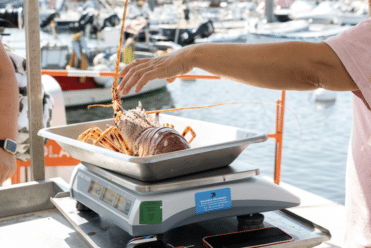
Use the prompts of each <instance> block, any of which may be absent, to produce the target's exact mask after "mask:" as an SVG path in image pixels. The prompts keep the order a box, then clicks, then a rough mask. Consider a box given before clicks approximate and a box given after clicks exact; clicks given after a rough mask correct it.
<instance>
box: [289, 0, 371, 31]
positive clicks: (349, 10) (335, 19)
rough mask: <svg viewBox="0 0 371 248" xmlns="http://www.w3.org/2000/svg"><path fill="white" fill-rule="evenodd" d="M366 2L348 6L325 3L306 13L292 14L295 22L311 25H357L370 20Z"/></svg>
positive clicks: (334, 2) (357, 2)
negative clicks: (306, 22) (307, 22)
mask: <svg viewBox="0 0 371 248" xmlns="http://www.w3.org/2000/svg"><path fill="white" fill-rule="evenodd" d="M367 9H368V5H367V3H366V2H361V1H355V3H352V4H346V3H343V2H341V1H340V2H337V1H323V2H320V3H319V4H318V5H317V6H316V7H315V8H313V9H312V10H310V11H306V12H294V11H293V12H292V13H291V15H290V18H291V19H293V20H309V21H310V22H311V23H321V24H339V25H356V24H358V23H359V22H361V21H363V20H366V19H368V18H369V14H368V10H367Z"/></svg>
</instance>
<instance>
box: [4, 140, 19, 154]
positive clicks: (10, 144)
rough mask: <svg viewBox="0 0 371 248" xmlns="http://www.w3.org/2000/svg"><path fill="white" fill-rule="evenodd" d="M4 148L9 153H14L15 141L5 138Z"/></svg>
mask: <svg viewBox="0 0 371 248" xmlns="http://www.w3.org/2000/svg"><path fill="white" fill-rule="evenodd" d="M4 148H5V149H6V150H8V151H9V152H11V153H15V151H16V150H17V143H15V142H14V141H12V140H9V139H7V140H6V143H5V147H4Z"/></svg>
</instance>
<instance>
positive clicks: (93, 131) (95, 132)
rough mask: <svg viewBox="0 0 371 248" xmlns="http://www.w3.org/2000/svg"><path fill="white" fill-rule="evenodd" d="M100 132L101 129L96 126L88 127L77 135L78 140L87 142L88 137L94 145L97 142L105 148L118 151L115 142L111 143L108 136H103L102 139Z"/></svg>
mask: <svg viewBox="0 0 371 248" xmlns="http://www.w3.org/2000/svg"><path fill="white" fill-rule="evenodd" d="M102 133H103V132H102V130H100V129H99V128H98V127H96V128H89V129H88V130H86V131H85V132H83V133H82V134H81V135H80V136H79V138H78V140H80V141H83V142H85V143H87V142H88V141H89V139H90V140H92V141H93V144H94V145H97V144H98V143H99V144H100V145H102V146H103V147H105V148H107V149H111V150H113V151H116V152H120V149H119V148H118V147H117V146H116V145H115V144H113V143H112V141H110V140H109V139H108V138H106V137H103V139H100V136H101V134H102Z"/></svg>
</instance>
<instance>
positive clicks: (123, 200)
mask: <svg viewBox="0 0 371 248" xmlns="http://www.w3.org/2000/svg"><path fill="white" fill-rule="evenodd" d="M258 174H259V169H257V168H254V167H253V166H252V165H249V164H245V163H239V162H235V163H232V164H231V165H229V166H226V167H223V168H218V169H214V170H209V171H205V172H200V173H195V174H191V175H188V176H182V177H178V178H172V179H168V180H162V181H158V182H155V183H153V182H143V181H139V180H136V179H133V178H130V177H128V176H124V175H122V174H119V173H115V172H112V171H109V170H106V169H103V168H100V167H97V166H95V165H92V164H89V163H84V162H83V163H82V164H80V165H79V166H77V167H76V168H75V170H74V172H73V176H72V179H71V197H73V198H74V199H76V201H77V202H79V203H80V204H83V205H84V206H86V207H87V208H89V209H91V210H93V211H94V212H96V213H98V214H99V215H100V216H102V217H104V218H107V219H109V220H111V221H112V222H113V223H115V224H116V225H117V226H119V227H120V228H122V229H123V230H125V231H126V232H127V233H129V234H130V235H131V236H134V237H136V236H144V235H153V234H161V233H165V232H166V231H168V230H170V229H173V228H176V227H179V226H183V225H188V224H191V223H196V222H201V221H207V220H211V219H217V218H224V217H231V216H246V215H250V214H256V213H262V212H267V211H273V210H278V209H285V208H290V207H294V206H298V205H299V204H300V199H299V198H298V197H297V196H295V195H293V194H291V193H290V192H288V191H286V190H284V189H282V188H280V187H279V186H277V185H275V184H273V183H270V182H268V181H266V180H264V179H262V178H260V177H258V176H257V175H258Z"/></svg>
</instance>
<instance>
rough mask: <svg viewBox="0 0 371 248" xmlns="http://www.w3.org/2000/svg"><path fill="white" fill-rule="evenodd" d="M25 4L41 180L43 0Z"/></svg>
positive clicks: (34, 153) (35, 158)
mask: <svg viewBox="0 0 371 248" xmlns="http://www.w3.org/2000/svg"><path fill="white" fill-rule="evenodd" d="M24 6H25V31H26V62H27V95H28V118H29V129H30V155H31V159H30V160H31V161H30V162H31V180H33V181H40V180H44V179H45V165H44V140H43V138H42V137H40V136H38V135H37V133H38V131H39V130H40V129H42V128H43V123H42V117H43V104H42V85H41V52H40V19H39V18H40V17H39V1H35V0H25V5H24Z"/></svg>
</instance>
